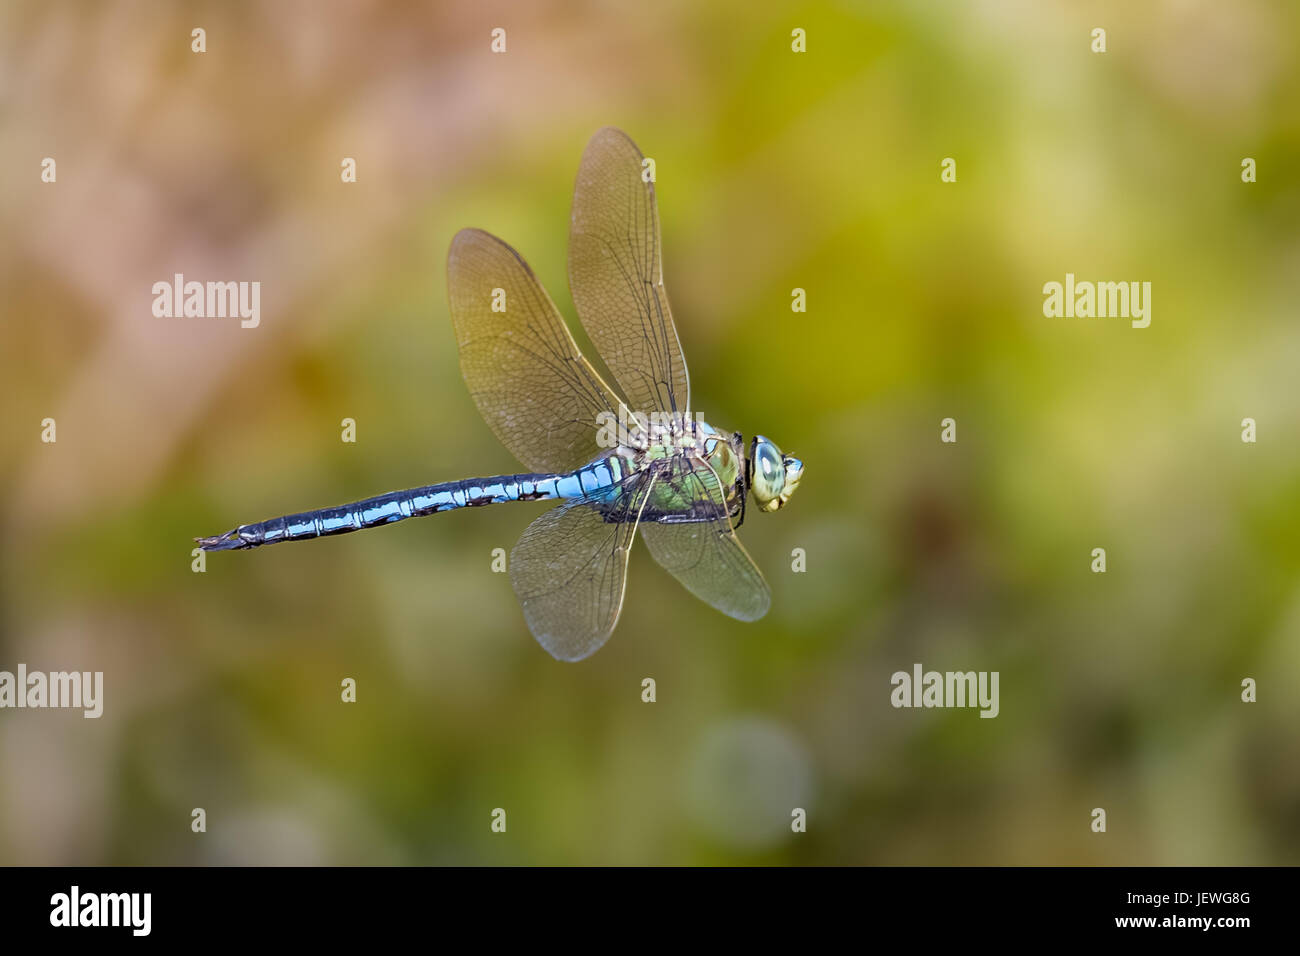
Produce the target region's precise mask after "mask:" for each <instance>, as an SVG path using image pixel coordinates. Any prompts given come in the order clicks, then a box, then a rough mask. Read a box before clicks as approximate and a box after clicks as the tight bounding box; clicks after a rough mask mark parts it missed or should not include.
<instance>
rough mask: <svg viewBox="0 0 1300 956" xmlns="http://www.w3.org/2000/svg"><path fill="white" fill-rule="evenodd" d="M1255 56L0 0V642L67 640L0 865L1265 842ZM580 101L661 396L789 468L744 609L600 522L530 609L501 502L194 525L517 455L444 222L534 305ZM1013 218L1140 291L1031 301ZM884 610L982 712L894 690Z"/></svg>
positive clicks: (1282, 823)
mask: <svg viewBox="0 0 1300 956" xmlns="http://www.w3.org/2000/svg"><path fill="white" fill-rule="evenodd" d="M195 27H202V28H204V29H205V30H206V38H207V51H206V52H205V53H202V54H197V53H193V52H191V49H190V44H191V30H192V29H193V28H195ZM495 27H504V28H505V30H506V35H507V52H506V53H505V54H493V53H492V52H491V51H490V42H491V35H490V34H491V31H492V29H493V28H495ZM1095 27H1103V28H1105V29H1106V31H1107V46H1108V50H1107V52H1106V53H1104V54H1099V53H1093V52H1092V51H1091V49H1090V47H1091V43H1092V40H1091V36H1090V34H1091V31H1092V30H1093V28H1095ZM795 28H802V29H804V30H806V31H807V52H806V53H803V54H797V53H793V52H792V51H791V31H792V30H793V29H795ZM1298 53H1300V8H1297V6H1296V5H1295V4H1292V3H1286V2H1281V0H1277V2H1258V0H1255V2H1234V3H1231V4H1222V3H1215V2H1211V0H1164V2H1150V3H1143V4H1130V3H1121V2H1118V0H1111V2H1094V3H1088V4H1078V3H1068V2H1064V0H1047V2H1030V0H1002V2H993V0H981V2H971V3H968V2H946V3H918V2H909V0H893V2H888V0H887V2H866V0H862V2H848V0H841V2H809V3H792V4H783V5H755V4H752V3H741V2H730V0H728V2H722V3H710V4H701V3H691V2H685V0H683V2H664V3H653V4H646V3H613V2H586V3H580V2H540V3H529V4H517V3H502V2H488V3H445V4H439V3H404V4H384V3H335V4H319V3H310V2H306V0H298V2H276V3H252V2H246V3H197V4H192V5H186V4H174V5H167V6H166V7H164V5H161V4H155V3H148V2H138V3H105V4H93V5H92V4H84V3H77V2H35V0H20V2H15V3H8V4H5V5H4V7H3V8H2V9H0V103H3V109H0V131H2V132H0V142H3V144H4V148H3V150H0V212H2V214H3V222H4V224H5V226H4V229H3V231H2V232H0V279H2V280H3V289H4V307H3V309H4V311H3V316H4V317H3V324H2V325H0V382H2V383H3V384H2V385H0V388H2V389H3V395H4V408H5V415H4V416H3V418H0V450H2V452H3V466H2V470H0V500H2V501H3V505H2V506H0V507H2V509H3V510H2V511H0V529H2V534H3V550H2V551H0V670H10V671H12V670H14V669H15V668H16V666H17V664H18V663H19V662H24V663H26V664H27V666H28V668H30V669H33V670H37V669H39V670H61V669H76V670H92V671H93V670H102V671H104V673H105V684H106V687H105V702H104V707H105V711H104V716H103V717H102V718H101V719H99V720H85V719H83V718H82V717H81V715H80V713H79V712H68V711H13V710H5V711H0V862H4V863H38V864H47V863H79V864H102V863H127V864H144V863H402V864H425V863H480V862H481V863H656V864H662V863H799V864H809V863H834V864H839V863H939V864H957V863H985V864H989V863H992V864H1000V863H1111V864H1193V863H1202V864H1245V863H1297V862H1300V738H1298V737H1297V728H1298V726H1300V696H1298V695H1297V686H1298V684H1300V547H1298V546H1297V542H1298V541H1300V449H1298V447H1297V442H1296V435H1297V426H1300V403H1298V402H1297V389H1296V386H1295V382H1296V377H1297V370H1298V369H1300V328H1298V327H1297V311H1296V310H1297V306H1296V303H1297V301H1300V232H1298V231H1297V228H1296V227H1297V223H1298V222H1300V178H1298V177H1300V56H1298V55H1297V54H1298ZM604 125H616V126H620V127H622V128H623V129H625V130H627V132H628V133H629V134H630V135H631V136H632V137H633V138H634V139H635V140H636V141H637V143H638V144H639V145H640V147H641V149H642V150H643V151H644V152H645V153H646V154H647V155H649V156H652V157H653V158H654V159H655V160H656V163H657V178H658V193H659V202H660V213H661V218H662V233H663V243H664V256H665V260H664V269H665V276H666V282H667V286H668V290H669V293H670V296H671V298H672V302H673V306H674V311H675V314H676V318H677V324H678V330H679V333H680V337H681V339H682V344H683V347H684V349H685V353H686V357H687V360H688V362H689V364H690V371H691V378H692V384H693V394H694V397H695V402H694V404H695V406H696V407H697V408H698V409H699V410H701V411H702V412H704V413H705V415H706V417H707V418H708V419H709V420H710V421H711V422H713V423H714V424H716V425H718V426H720V427H723V428H727V429H739V430H742V431H744V432H745V433H746V435H750V434H753V433H755V432H762V433H763V434H766V435H768V436H770V437H772V438H773V439H774V440H775V441H777V442H778V443H779V444H780V445H781V446H782V447H783V448H784V449H785V450H787V451H790V452H793V453H795V454H798V455H799V456H800V457H801V458H803V460H804V461H805V463H806V467H807V471H806V474H805V478H804V481H803V484H802V486H801V489H800V491H799V493H798V495H796V496H795V498H794V499H793V501H792V502H791V504H790V506H789V507H788V508H787V509H785V510H784V511H782V512H781V513H780V514H779V515H776V516H767V515H758V514H756V513H755V512H754V511H753V510H751V512H750V516H749V519H748V520H747V521H746V524H745V527H744V528H743V530H742V532H741V536H742V538H743V539H744V541H745V543H746V545H747V547H748V548H749V550H750V551H751V553H752V554H753V555H754V557H755V559H756V560H757V561H758V563H759V564H760V565H761V566H762V567H763V569H764V571H765V572H766V574H767V576H768V579H769V581H770V583H771V586H772V590H773V607H772V611H771V613H770V614H769V615H768V616H767V617H766V618H765V619H764V620H762V621H761V622H759V623H756V624H749V625H746V624H740V623H737V622H735V621H732V620H730V619H728V618H725V617H723V616H722V615H720V614H718V613H716V612H714V611H712V610H711V609H710V608H708V607H707V606H705V605H704V604H702V603H700V602H698V601H696V600H695V599H694V598H692V597H691V596H690V595H689V594H688V593H687V592H686V591H685V590H683V589H682V588H681V587H680V586H679V585H678V584H677V583H676V582H675V581H674V580H673V579H672V578H671V577H670V576H669V575H668V574H667V573H665V572H664V571H662V570H661V569H660V568H659V567H658V566H657V565H655V564H654V562H653V561H652V560H651V559H650V558H649V555H648V554H647V553H646V551H645V550H644V548H643V547H641V546H640V545H638V546H637V547H636V549H635V550H634V552H633V557H632V562H631V570H630V579H629V583H628V589H627V601H626V604H625V607H624V613H623V618H622V621H621V623H620V625H619V627H618V629H617V631H616V632H615V634H614V637H613V638H612V639H611V640H610V642H609V644H608V645H607V646H606V647H605V648H604V649H603V650H601V651H600V652H599V653H598V654H597V655H596V656H595V657H593V658H592V659H590V660H589V661H586V662H584V663H581V664H577V665H569V664H560V663H557V662H556V661H554V660H552V659H551V658H550V657H549V656H548V655H547V654H546V653H545V652H544V651H543V650H542V649H541V648H540V647H539V646H538V645H537V643H536V642H535V641H534V640H533V639H532V637H531V636H530V635H529V633H528V631H527V629H526V627H525V625H524V622H523V618H522V615H521V614H520V611H519V609H518V606H517V604H516V602H515V600H514V596H513V594H512V592H511V590H510V584H509V580H508V576H507V575H500V574H493V573H491V572H490V561H491V552H492V549H494V548H505V549H507V550H509V548H510V547H511V546H512V544H513V543H514V540H515V539H516V537H517V536H518V535H519V533H520V532H521V531H522V530H523V528H524V527H525V526H526V525H527V523H528V522H529V521H530V520H532V518H533V517H535V516H536V515H537V514H538V513H540V511H541V510H542V506H540V505H522V504H521V505H515V506H510V507H504V506H503V507H499V508H490V509H482V510H472V511H463V512H457V513H453V514H450V515H443V516H439V517H437V518H428V519H422V520H418V521H408V522H404V523H402V524H399V525H397V526H395V527H392V528H387V529H383V530H375V531H369V532H366V533H364V534H358V535H347V536H342V537H336V538H330V539H325V540H323V541H318V542H308V543H303V544H295V545H291V546H285V547H277V548H266V549H262V550H259V551H253V552H248V553H238V554H214V555H209V556H208V558H207V570H206V572H205V573H202V574H196V573H193V572H192V571H191V567H190V565H191V556H190V549H191V548H192V547H193V544H192V540H191V539H192V537H193V536H194V535H199V534H215V533H218V532H221V531H224V530H226V529H227V528H230V527H233V526H235V525H236V524H239V523H241V522H250V521H256V520H260V519H263V518H267V517H271V516H274V515H279V514H284V513H286V512H292V511H299V510H303V509H308V508H315V507H321V506H326V505H334V504H339V503H342V502H345V501H351V500H355V499H357V498H361V497H365V496H368V495H373V494H379V493H382V492H385V491H390V490H394V489H397V488H405V487H411V486H416V485H423V484H428V483H431V482H435V481H443V480H451V479H456V478H461V477H467V476H472V475H489V474H497V473H502V472H509V471H513V470H518V468H517V464H516V463H515V462H514V461H513V460H512V459H511V457H510V456H509V454H508V453H507V452H506V451H505V450H504V449H503V448H502V447H501V446H500V445H498V444H497V442H496V441H495V439H494V438H493V436H492V434H491V432H490V431H489V429H488V428H487V426H486V425H485V424H484V423H483V422H482V420H481V419H480V418H479V416H478V414H477V412H476V410H475V407H474V405H473V402H472V401H471V399H470V397H469V395H468V394H467V392H466V390H465V388H464V385H463V383H462V381H461V379H460V375H459V370H458V366H457V356H456V348H455V340H454V338H453V335H452V331H451V324H450V321H449V319H448V315H447V306H446V274H445V256H446V250H447V247H448V244H449V242H450V239H451V237H452V236H453V235H454V234H455V232H456V231H457V230H458V229H460V228H462V227H465V226H478V227H481V228H484V229H487V230H488V231H490V232H493V233H495V234H497V235H499V236H501V237H502V238H504V239H505V240H506V241H508V242H510V243H511V244H512V245H514V246H515V247H516V248H517V249H519V250H520V252H521V253H522V254H523V255H524V256H525V257H526V258H527V259H528V261H529V262H530V263H531V265H532V266H533V268H534V269H535V271H536V272H537V273H538V275H539V276H540V278H541V279H542V281H543V282H544V283H545V285H546V287H547V288H548V290H549V291H550V293H551V295H552V297H553V298H554V299H555V300H556V302H557V303H558V304H559V306H560V308H561V311H562V312H564V313H565V315H566V316H567V317H568V318H569V320H570V322H571V323H573V324H574V325H575V327H576V323H574V322H573V319H574V316H573V312H572V308H571V305H570V300H569V296H568V289H567V281H566V278H565V244H566V238H567V233H568V214H569V202H570V198H571V192H572V185H573V176H574V174H575V172H576V170H577V165H578V160H579V157H580V155H581V153H582V149H583V146H584V145H585V143H586V141H587V139H588V137H589V136H590V135H591V133H592V132H594V131H595V130H596V129H597V128H599V127H600V126H604ZM44 157H52V158H54V159H55V160H56V161H57V182H56V183H43V182H41V179H40V172H41V161H42V159H43V158H44ZM343 157H354V158H355V159H356V160H357V169H358V182H357V183H356V184H351V185H344V184H342V183H341V182H340V175H339V173H340V162H341V160H342V159H343ZM945 157H952V158H954V159H955V160H956V162H957V182H956V183H951V184H945V183H941V182H940V175H939V174H940V162H941V160H942V159H943V158H945ZM1243 157H1253V158H1254V159H1255V160H1256V161H1257V163H1258V182H1256V183H1254V184H1245V183H1243V182H1242V181H1241V175H1240V173H1241V162H1242V159H1243ZM177 272H182V273H184V274H185V275H186V276H187V277H189V278H193V279H198V280H200V281H202V280H208V279H212V280H248V281H251V280H258V281H260V282H261V283H262V301H261V308H262V317H261V324H260V326H259V327H258V328H256V329H242V328H240V327H239V323H238V321H237V320H222V319H159V318H155V317H154V316H153V315H152V313H151V303H152V299H153V295H152V292H151V288H152V285H153V283H154V282H156V281H159V280H163V281H167V280H170V278H171V277H172V275H173V274H174V273H177ZM1067 272H1072V273H1075V274H1076V275H1077V276H1078V277H1079V278H1080V279H1098V280H1114V281H1130V280H1133V281H1150V282H1151V283H1152V287H1153V293H1152V322H1151V326H1150V327H1149V328H1147V329H1140V330H1139V329H1133V328H1131V327H1130V326H1129V324H1128V323H1127V321H1124V320H1116V319H1062V318H1045V317H1044V315H1043V312H1042V304H1043V293H1042V287H1043V284H1044V283H1046V282H1050V281H1058V282H1059V281H1062V280H1063V278H1064V276H1065V274H1066V273H1067ZM795 287H800V288H804V289H806V290H807V296H808V312H807V314H806V315H794V314H792V313H791V310H790V301H791V290H792V289H794V288H795ZM578 334H579V336H580V338H581V333H578ZM583 341H585V340H583ZM46 417H52V418H54V419H55V420H56V421H57V429H58V431H57V436H58V440H57V442H56V443H54V444H45V443H42V442H41V440H40V434H41V424H40V423H41V421H42V419H44V418H46ZM348 417H350V418H354V419H355V420H356V422H357V438H358V440H357V442H356V443H355V444H345V443H343V442H341V441H340V432H341V428H340V422H341V421H342V419H344V418H348ZM946 417H952V418H955V419H956V421H957V428H958V441H957V443H956V444H943V443H941V442H940V440H939V432H940V427H939V423H940V421H941V420H942V419H944V418H946ZM1246 417H1251V418H1254V419H1255V420H1256V422H1257V423H1258V435H1259V440H1258V442H1257V443H1256V444H1246V443H1243V442H1242V441H1241V435H1240V433H1241V421H1242V419H1243V418H1246ZM1097 547H1104V548H1105V549H1106V552H1107V560H1108V570H1107V572H1106V573H1105V574H1094V573H1092V572H1091V571H1090V564H1091V562H1092V556H1091V552H1092V549H1093V548H1097ZM794 548H803V549H805V550H806V552H807V572H806V573H803V574H796V573H792V571H791V558H790V555H791V551H792V549H794ZM915 662H921V663H922V664H924V665H925V667H926V668H933V669H938V670H941V671H942V670H971V669H973V670H990V671H991V670H996V671H999V672H1000V674H1001V713H1000V715H999V716H998V717H997V719H995V720H981V719H979V718H978V717H977V714H976V712H975V711H971V710H920V711H918V710H895V709H893V708H892V707H891V706H890V703H889V695H890V690H891V686H890V683H889V678H890V674H892V673H893V672H894V671H897V670H908V671H910V669H911V667H912V665H913V663H915ZM344 677H353V678H355V679H356V681H357V683H358V701H357V703H355V704H344V703H342V702H340V699H339V696H340V691H339V686H340V681H341V680H342V679H343V678H344ZM645 677H653V678H654V679H655V680H656V681H657V685H658V700H657V702H656V703H654V704H646V703H642V701H641V681H642V679H643V678H645ZM1246 677H1251V678H1254V679H1256V680H1257V681H1258V684H1259V702H1258V703H1255V704H1245V703H1242V702H1241V701H1240V693H1241V688H1240V685H1241V681H1242V680H1243V679H1244V678H1246ZM794 806H801V807H805V808H806V809H807V811H808V832H807V833H804V834H793V833H791V832H790V825H789V823H790V810H791V808H792V807H794ZM195 807H202V808H204V809H205V810H206V812H207V816H208V828H207V832H206V833H204V834H195V833H192V832H191V828H190V821H191V811H192V809H193V808H195ZM497 807H501V808H504V809H505V810H506V812H507V815H508V830H507V832H506V833H505V834H494V833H492V832H491V830H490V822H491V819H490V814H491V812H492V810H493V809H494V808H497ZM1094 807H1103V808H1105V809H1106V810H1107V813H1108V832H1107V833H1106V834H1104V835H1099V834H1094V833H1092V832H1091V831H1090V823H1091V817H1090V813H1091V811H1092V809H1093V808H1094Z"/></svg>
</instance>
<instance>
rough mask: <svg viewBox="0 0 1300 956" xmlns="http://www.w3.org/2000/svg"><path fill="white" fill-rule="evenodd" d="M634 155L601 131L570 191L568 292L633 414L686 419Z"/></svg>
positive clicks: (648, 202) (649, 197)
mask: <svg viewBox="0 0 1300 956" xmlns="http://www.w3.org/2000/svg"><path fill="white" fill-rule="evenodd" d="M642 159H643V157H642V155H641V151H640V150H639V149H637V146H636V144H635V143H633V142H632V140H631V139H629V138H628V136H627V134H626V133H624V132H623V131H622V130H617V129H614V128H612V127H606V128H605V129H602V130H600V131H599V132H597V133H596V135H595V136H593V137H592V138H591V142H589V143H588V144H587V149H586V152H584V153H583V155H582V165H581V167H580V168H579V169H578V180H577V183H576V185H575V186H574V190H573V214H572V219H571V225H570V231H569V288H570V290H571V291H572V293H573V304H574V306H575V307H576V308H577V310H578V318H579V319H581V320H582V325H583V328H585V329H586V330H587V335H588V336H590V337H591V341H592V343H593V344H595V346H596V349H597V350H598V351H599V352H600V356H601V358H602V359H604V360H605V364H606V365H608V366H609V369H610V371H611V372H612V373H613V374H614V378H615V379H616V380H617V381H618V384H619V387H620V388H622V390H623V395H624V397H625V398H626V399H627V400H628V402H629V403H630V404H631V407H632V410H633V411H634V412H638V413H642V414H649V413H651V412H654V411H673V412H685V411H687V410H688V409H689V407H690V384H689V379H688V377H687V373H686V362H685V360H684V359H683V358H682V347H681V343H680V342H679V341H678V339H677V329H676V328H675V327H674V326H673V316H672V312H671V311H669V308H668V294H667V292H666V291H665V290H664V280H663V260H662V256H661V253H660V243H659V212H658V208H657V206H656V204H655V187H654V183H652V182H645V181H644V180H643V179H642V166H641V160H642Z"/></svg>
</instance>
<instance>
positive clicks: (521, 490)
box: [198, 455, 630, 551]
mask: <svg viewBox="0 0 1300 956" xmlns="http://www.w3.org/2000/svg"><path fill="white" fill-rule="evenodd" d="M629 471H630V462H629V461H628V460H627V459H625V458H623V457H621V456H619V455H611V456H609V457H607V458H600V459H597V460H596V461H593V462H591V463H589V464H587V465H584V466H583V467H582V468H579V469H577V470H576V471H570V472H564V473H560V474H535V473H527V474H519V475H495V476H493V477H491V478H465V479H462V480H460V481H448V482H444V483H442V484H439V485H427V486H425V487H423V488H408V489H406V490H405V491H390V492H389V493H388V494H386V495H377V496H375V497H373V498H365V499H363V500H361V501H354V502H351V503H350V504H346V505H338V506H336V507H333V508H318V509H316V510H315V511H304V512H301V513H299V514H292V515H282V516H281V517H278V518H268V519H267V520H266V521H258V522H256V523H255V524H244V525H240V526H239V527H238V528H235V529H234V530H232V531H227V532H226V533H225V534H220V535H215V536H213V537H210V538H199V539H198V543H199V546H200V547H201V548H203V550H205V551H235V550H239V549H243V548H257V547H261V546H262V545H264V544H277V543H278V542H281V541H301V540H304V539H306V538H323V537H325V536H327V535H334V534H347V533H348V532H351V531H362V530H365V529H366V528H375V527H378V526H379V525H385V524H392V523H393V522H395V521H403V520H405V519H406V518H421V517H424V516H425V515H432V514H440V513H441V512H444V511H454V510H456V509H457V508H479V507H482V506H484V505H494V504H503V503H505V502H507V501H546V500H552V499H557V498H567V499H576V498H584V499H590V500H592V501H593V502H599V501H600V500H602V498H603V497H605V495H604V494H603V493H605V492H608V493H609V495H610V496H612V495H613V493H614V491H615V489H616V488H617V486H618V485H619V483H620V482H621V481H622V479H623V478H625V477H626V476H627V475H628V474H629Z"/></svg>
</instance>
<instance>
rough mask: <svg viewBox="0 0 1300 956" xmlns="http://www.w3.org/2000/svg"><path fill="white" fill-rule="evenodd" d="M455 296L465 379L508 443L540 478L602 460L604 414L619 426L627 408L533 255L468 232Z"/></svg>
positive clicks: (457, 249)
mask: <svg viewBox="0 0 1300 956" xmlns="http://www.w3.org/2000/svg"><path fill="white" fill-rule="evenodd" d="M498 290H499V291H498ZM447 293H448V298H449V300H450V304H451V321H452V326H453V327H454V329H455V331H456V343H457V345H458V346H459V347H460V368H461V374H462V375H463V376H464V378H465V384H466V385H467V386H468V387H469V392H470V395H472V396H473V398H474V402H475V404H476V405H478V410H479V413H480V414H481V415H482V416H483V418H484V420H485V421H486V422H487V423H488V425H489V426H490V427H491V428H492V431H493V432H495V433H496V436H497V438H499V439H500V440H501V443H502V444H503V445H505V446H506V448H508V449H510V451H511V453H512V454H514V456H515V457H516V458H518V459H519V460H520V461H521V462H523V464H524V465H525V466H526V467H527V468H529V469H530V470H531V471H537V472H558V471H568V470H570V469H572V468H576V467H577V466H578V465H580V464H582V463H584V462H587V461H589V460H591V459H592V458H594V457H595V456H596V455H597V454H598V453H599V452H600V451H601V450H602V448H601V444H600V442H598V441H597V435H598V433H599V431H600V427H601V424H602V423H601V420H600V419H599V418H598V416H599V415H600V414H601V413H602V412H607V413H610V414H611V415H613V416H614V418H613V421H614V422H617V421H619V420H620V419H619V418H618V416H619V413H620V409H621V408H622V402H621V401H620V400H619V398H618V396H617V395H616V394H615V393H614V392H613V390H612V389H610V387H609V386H608V385H606V384H605V382H604V381H602V379H601V377H600V376H599V375H598V374H597V373H596V370H595V369H593V368H592V367H591V364H590V363H589V362H588V361H587V360H586V359H585V358H584V357H583V355H582V353H581V352H579V351H578V346H577V345H576V344H575V343H574V341H573V335H572V334H571V333H570V332H569V329H568V326H566V325H565V324H564V320H563V319H562V318H561V317H560V313H559V312H558V311H557V310H556V308H555V304H554V303H553V302H552V301H551V298H550V296H548V295H547V294H546V290H545V289H543V288H542V285H541V283H540V282H538V280H537V276H535V275H534V274H533V270H532V269H530V268H529V267H528V263H526V262H525V261H524V260H523V257H522V256H520V255H519V253H517V252H516V251H515V250H514V249H512V248H511V247H510V246H509V245H507V244H506V243H504V242H502V241H501V240H500V239H498V238H496V236H493V235H491V234H490V233H486V232H483V231H482V230H480V229H462V230H461V231H460V232H458V233H457V234H456V237H455V238H454V239H453V240H452V242H451V250H450V252H449V253H448V254H447ZM494 304H495V305H496V306H497V307H498V308H504V311H493V306H494ZM623 414H624V416H626V414H627V413H626V411H624V412H623ZM622 420H623V421H627V420H628V419H627V418H626V417H625V418H623V419H622ZM629 427H635V426H634V425H633V426H629ZM604 450H606V451H608V449H604Z"/></svg>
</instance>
